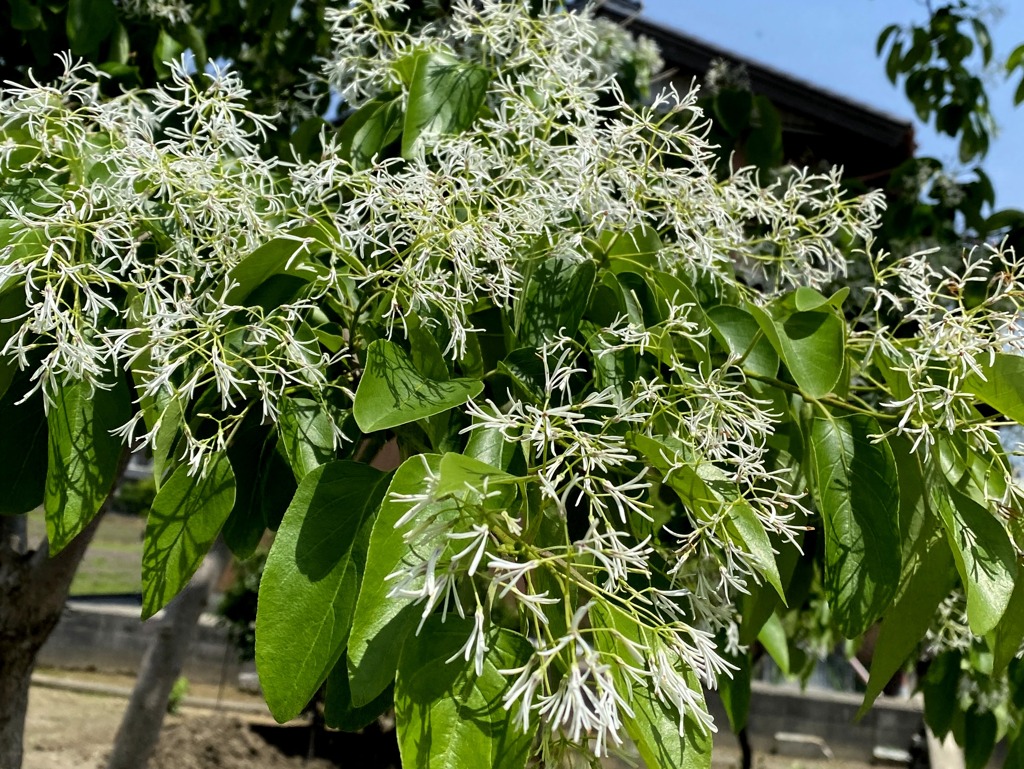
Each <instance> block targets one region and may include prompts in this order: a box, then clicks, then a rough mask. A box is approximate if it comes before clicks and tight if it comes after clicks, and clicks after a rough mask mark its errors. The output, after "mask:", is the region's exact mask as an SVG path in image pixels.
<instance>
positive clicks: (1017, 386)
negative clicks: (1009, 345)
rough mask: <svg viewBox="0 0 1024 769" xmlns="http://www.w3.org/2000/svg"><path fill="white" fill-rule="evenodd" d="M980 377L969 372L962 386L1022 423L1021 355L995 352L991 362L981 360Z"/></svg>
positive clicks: (1023, 367) (1023, 378) (1023, 376)
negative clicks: (990, 363)
mask: <svg viewBox="0 0 1024 769" xmlns="http://www.w3.org/2000/svg"><path fill="white" fill-rule="evenodd" d="M981 370H982V371H983V372H984V374H985V378H984V379H982V378H981V377H979V376H978V375H977V374H971V375H970V376H969V377H967V381H966V382H965V383H964V388H965V389H966V390H967V391H968V392H970V393H974V394H975V395H976V396H978V398H980V399H981V400H983V401H984V402H985V403H987V404H988V405H989V406H991V407H992V408H994V409H995V410H996V411H999V412H1001V413H1002V414H1003V415H1004V416H1006V417H1009V418H1010V419H1012V420H1013V421H1014V422H1017V423H1019V424H1024V357H1021V356H1020V355H1009V354H1006V353H996V356H995V359H994V362H993V363H992V365H988V364H987V363H986V362H982V363H981Z"/></svg>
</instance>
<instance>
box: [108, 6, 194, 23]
mask: <svg viewBox="0 0 1024 769" xmlns="http://www.w3.org/2000/svg"><path fill="white" fill-rule="evenodd" d="M120 6H121V8H122V9H124V12H125V13H126V14H127V15H128V16H135V17H138V18H141V19H156V20H158V21H165V22H167V23H168V24H188V23H189V22H190V21H192V5H191V4H190V3H188V2H187V1H186V0H120Z"/></svg>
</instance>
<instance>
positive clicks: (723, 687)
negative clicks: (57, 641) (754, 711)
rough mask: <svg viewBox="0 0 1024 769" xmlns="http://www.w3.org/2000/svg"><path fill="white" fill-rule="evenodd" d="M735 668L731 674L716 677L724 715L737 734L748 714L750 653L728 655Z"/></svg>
mask: <svg viewBox="0 0 1024 769" xmlns="http://www.w3.org/2000/svg"><path fill="white" fill-rule="evenodd" d="M726 661H727V662H729V663H730V664H731V665H734V666H735V667H736V670H733V671H730V672H731V675H724V676H721V677H719V679H718V694H719V696H720V697H721V698H722V706H723V707H724V708H725V715H726V717H727V718H728V719H729V726H730V728H731V729H732V731H733V734H739V733H740V731H742V730H743V729H745V728H746V726H747V716H748V715H749V714H750V667H751V659H750V653H749V652H747V653H745V654H743V655H741V656H732V655H729V656H728V658H727V659H726Z"/></svg>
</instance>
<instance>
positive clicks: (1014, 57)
mask: <svg viewBox="0 0 1024 769" xmlns="http://www.w3.org/2000/svg"><path fill="white" fill-rule="evenodd" d="M1017 67H1024V44H1021V45H1018V46H1017V47H1016V48H1014V49H1013V51H1012V52H1011V53H1010V55H1009V56H1007V57H1006V74H1010V73H1011V72H1013V70H1015V69H1016V68H1017Z"/></svg>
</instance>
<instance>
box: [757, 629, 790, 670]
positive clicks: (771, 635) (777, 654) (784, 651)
mask: <svg viewBox="0 0 1024 769" xmlns="http://www.w3.org/2000/svg"><path fill="white" fill-rule="evenodd" d="M757 640H758V641H760V642H761V645H762V646H763V647H764V650H765V651H766V652H768V656H769V657H771V658H772V660H774V662H775V664H776V665H778V666H779V670H781V671H782V673H783V675H787V676H788V675H791V674H792V673H793V672H794V671H792V670H791V669H790V664H789V640H788V639H787V637H786V628H784V627H783V626H782V620H781V619H779V615H778V614H773V615H772V616H770V617H769V618H768V621H767V622H765V623H764V626H763V627H762V628H761V632H759V633H758V634H757Z"/></svg>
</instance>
